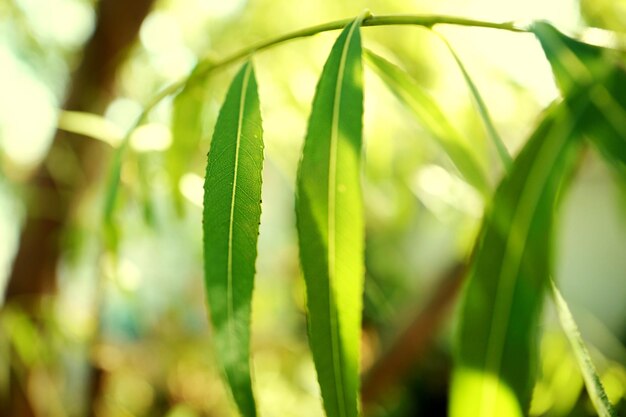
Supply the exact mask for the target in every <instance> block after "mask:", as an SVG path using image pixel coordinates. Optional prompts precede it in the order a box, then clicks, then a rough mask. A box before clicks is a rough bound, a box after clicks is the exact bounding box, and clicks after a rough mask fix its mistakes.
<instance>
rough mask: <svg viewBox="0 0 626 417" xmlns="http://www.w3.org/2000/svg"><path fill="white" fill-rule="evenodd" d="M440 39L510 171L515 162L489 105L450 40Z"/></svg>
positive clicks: (506, 167) (501, 158)
mask: <svg viewBox="0 0 626 417" xmlns="http://www.w3.org/2000/svg"><path fill="white" fill-rule="evenodd" d="M439 37H440V38H441V39H442V40H443V43H445V44H446V46H447V47H448V50H449V51H450V53H451V54H452V57H453V58H454V61H455V62H456V63H457V65H458V66H459V69H460V70H461V73H462V74H463V79H464V80H465V83H466V84H467V87H468V88H469V90H470V93H472V97H473V98H474V102H475V103H476V108H477V109H478V114H479V115H480V118H481V119H482V121H483V124H484V125H485V129H486V130H487V134H488V135H489V137H490V138H491V141H492V142H493V144H494V146H495V147H496V150H497V151H498V156H499V157H500V160H501V161H502V165H504V168H505V169H507V170H508V169H509V168H510V167H511V164H512V163H513V160H512V159H511V155H509V151H508V150H507V149H506V146H505V145H504V141H503V140H502V138H501V137H500V135H499V134H498V131H497V130H496V127H495V125H494V124H493V121H492V120H491V116H490V115H489V110H488V109H487V105H486V104H485V101H484V100H483V97H482V96H481V94H480V91H478V87H476V84H475V83H474V81H473V80H472V77H471V76H470V75H469V72H468V71H467V69H466V68H465V65H463V61H461V58H459V56H458V55H457V53H456V52H455V51H454V48H452V45H450V42H448V40H447V39H446V38H444V37H443V36H442V35H439Z"/></svg>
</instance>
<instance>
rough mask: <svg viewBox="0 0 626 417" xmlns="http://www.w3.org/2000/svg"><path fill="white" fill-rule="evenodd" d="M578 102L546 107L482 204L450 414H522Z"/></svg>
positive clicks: (574, 149)
mask: <svg viewBox="0 0 626 417" xmlns="http://www.w3.org/2000/svg"><path fill="white" fill-rule="evenodd" d="M586 106H587V103H586V100H585V99H584V97H583V99H582V100H576V101H572V102H567V101H566V102H562V103H560V104H558V105H555V106H553V107H552V108H551V109H550V110H549V111H548V112H547V114H546V116H545V118H544V119H543V121H542V122H541V124H540V125H539V127H538V128H537V129H536V130H535V132H534V133H533V135H532V136H531V137H530V139H529V140H528V142H527V144H526V145H525V146H524V148H523V150H522V151H521V153H520V154H519V156H518V157H517V158H516V159H515V161H514V163H513V166H512V167H511V171H510V173H509V174H508V175H506V176H505V177H504V179H503V180H502V182H501V183H500V185H499V186H498V189H497V191H496V194H495V197H494V200H493V201H492V205H491V207H490V208H489V209H488V211H487V213H486V215H485V219H484V222H483V227H482V231H481V235H480V238H479V242H478V246H477V248H476V250H475V253H474V256H473V261H472V266H471V270H470V274H469V277H468V282H467V286H466V289H465V294H464V300H463V306H462V309H461V311H460V323H459V329H458V336H457V337H458V340H457V342H458V346H457V358H456V368H455V370H454V374H453V382H452V387H451V404H450V415H451V416H453V417H465V416H467V417H469V416H472V417H474V416H481V417H502V416H506V417H513V416H523V415H527V413H528V407H529V404H530V398H531V393H532V389H533V385H534V380H535V376H534V369H535V356H536V349H537V346H536V345H537V343H536V340H537V332H538V327H539V326H538V325H539V317H540V312H541V307H542V303H543V297H544V290H545V289H546V287H547V285H548V277H549V274H550V270H551V266H552V265H551V253H552V250H551V249H552V245H551V243H552V239H551V236H552V227H553V221H552V217H553V211H554V207H555V203H556V200H557V194H558V189H559V186H560V185H561V184H562V183H563V180H564V179H565V178H567V177H568V174H569V172H570V171H571V169H572V166H573V163H574V161H575V157H576V154H577V153H578V149H579V147H580V146H579V145H580V143H581V141H580V140H579V138H580V135H579V134H578V132H577V121H578V116H579V115H580V114H581V112H582V111H584V109H585V107H586Z"/></svg>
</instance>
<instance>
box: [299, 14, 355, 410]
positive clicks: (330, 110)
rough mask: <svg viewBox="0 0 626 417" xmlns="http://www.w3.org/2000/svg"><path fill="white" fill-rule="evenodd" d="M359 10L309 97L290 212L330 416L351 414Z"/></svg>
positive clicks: (312, 343) (314, 349)
mask: <svg viewBox="0 0 626 417" xmlns="http://www.w3.org/2000/svg"><path fill="white" fill-rule="evenodd" d="M360 24H361V18H357V19H356V20H355V21H354V22H353V23H351V24H350V25H348V26H347V27H346V28H345V29H344V30H343V32H342V33H341V35H340V36H339V38H338V39H337V41H336V42H335V45H334V46H333V49H332V51H331V53H330V56H329V57H328V60H327V62H326V65H325V66H324V70H323V72H322V75H321V77H320V80H319V83H318V85H317V90H316V93H315V98H314V100H313V107H312V110H311V116H310V119H309V126H308V131H307V134H306V138H305V142H304V149H303V153H302V160H301V162H300V167H299V170H298V179H297V198H296V215H297V223H298V241H299V247H300V260H301V264H302V270H303V273H304V279H305V282H306V289H307V291H306V292H307V308H308V326H309V343H310V346H311V351H312V352H313V359H314V362H315V367H316V369H317V376H318V380H319V384H320V387H321V391H322V397H323V402H324V408H325V410H326V414H327V415H328V416H329V417H355V416H356V415H357V409H358V389H359V372H358V366H359V339H360V326H361V306H362V296H363V277H364V267H363V264H364V263H363V250H364V220H363V208H362V201H361V186H360V163H361V141H362V138H361V135H362V117H363V87H362V63H361V36H360V31H359V27H360Z"/></svg>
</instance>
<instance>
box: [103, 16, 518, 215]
mask: <svg viewBox="0 0 626 417" xmlns="http://www.w3.org/2000/svg"><path fill="white" fill-rule="evenodd" d="M353 20H354V18H347V19H341V20H336V21H334V22H328V23H323V24H321V25H316V26H311V27H308V28H304V29H300V30H296V31H295V32H290V33H287V34H284V35H281V36H278V37H276V38H273V39H269V40H266V41H261V42H257V43H255V44H253V45H251V46H249V47H246V48H243V49H241V50H240V51H238V52H235V53H234V54H232V55H230V56H228V57H226V58H224V59H222V60H220V61H217V62H216V61H213V59H211V58H206V57H205V58H202V59H200V61H199V62H198V63H197V64H196V67H195V68H194V70H193V71H192V72H191V74H190V75H188V76H186V77H183V78H181V79H179V80H177V81H174V82H173V83H171V84H169V85H168V86H166V87H165V88H163V89H162V90H161V91H159V92H158V93H157V94H156V95H154V96H153V97H152V98H151V99H150V101H149V102H148V103H146V105H145V107H144V108H143V110H142V112H141V114H140V115H139V116H138V117H137V119H136V121H135V123H134V124H133V125H132V126H131V127H130V129H129V130H128V131H127V132H126V135H124V138H123V139H122V142H121V144H120V146H119V147H118V148H117V149H116V151H115V155H114V157H113V158H114V162H113V167H112V170H111V172H110V173H109V180H108V183H109V186H108V187H107V190H108V192H107V196H106V197H105V210H104V211H105V213H104V217H105V220H106V223H108V224H110V223H111V222H110V220H111V217H112V215H113V210H114V206H115V200H116V197H117V188H118V182H119V176H120V173H119V171H120V169H121V161H122V156H123V154H124V153H125V151H126V148H127V145H128V142H129V141H130V136H131V134H132V132H133V131H134V130H135V129H137V128H138V127H139V126H140V125H142V124H143V123H144V122H145V120H146V119H147V117H148V114H149V113H150V111H151V110H152V109H153V108H154V107H155V106H156V105H157V104H159V103H160V102H161V100H163V99H164V98H165V97H167V96H170V95H172V94H175V93H176V92H177V91H179V90H180V89H181V88H183V87H185V86H186V85H191V84H192V83H194V82H196V80H200V79H203V78H204V77H206V76H207V75H208V74H209V73H211V72H213V71H215V70H217V69H220V68H223V67H226V66H228V65H230V64H233V63H235V62H237V61H239V60H241V59H244V58H246V57H248V56H250V55H253V54H255V53H257V52H261V51H264V50H266V49H269V48H271V47H273V46H276V45H279V44H282V43H285V42H287V41H290V40H293V39H298V38H306V37H309V36H313V35H316V34H318V33H322V32H329V31H332V30H339V29H343V28H344V27H345V26H346V25H348V24H350V23H351V22H352V21H353ZM395 25H411V26H422V27H425V28H432V27H433V26H435V25H457V26H469V27H479V28H489V29H500V30H507V31H511V32H521V33H528V30H526V29H523V28H521V27H517V26H515V24H514V23H513V22H503V23H494V22H486V21H482V20H474V19H465V18H462V17H454V16H439V15H408V14H407V15H384V16H374V15H371V14H369V13H366V14H365V18H364V19H363V21H362V22H361V26H395Z"/></svg>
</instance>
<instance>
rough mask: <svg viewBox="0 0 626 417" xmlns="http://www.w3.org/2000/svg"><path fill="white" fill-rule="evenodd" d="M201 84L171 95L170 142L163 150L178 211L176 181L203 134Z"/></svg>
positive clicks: (178, 200) (181, 204) (205, 102)
mask: <svg viewBox="0 0 626 417" xmlns="http://www.w3.org/2000/svg"><path fill="white" fill-rule="evenodd" d="M205 84H206V83H204V82H193V83H188V84H187V85H185V87H184V88H183V90H182V91H181V92H180V93H178V95H177V96H176V97H175V98H174V107H173V109H172V145H171V146H170V147H169V149H168V150H167V154H166V167H167V174H168V177H169V181H170V185H171V189H172V196H173V198H174V203H175V205H176V209H177V211H178V213H182V211H183V208H184V206H183V200H182V198H181V193H180V191H179V182H180V179H181V178H182V176H183V175H184V174H185V173H186V172H187V171H189V160H190V158H191V157H192V156H193V154H194V152H195V151H196V149H197V147H198V143H199V142H200V139H201V138H202V135H203V134H204V131H203V116H204V111H205V108H206V104H207V99H206V93H205V92H206V85H205Z"/></svg>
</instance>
